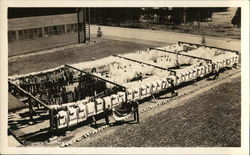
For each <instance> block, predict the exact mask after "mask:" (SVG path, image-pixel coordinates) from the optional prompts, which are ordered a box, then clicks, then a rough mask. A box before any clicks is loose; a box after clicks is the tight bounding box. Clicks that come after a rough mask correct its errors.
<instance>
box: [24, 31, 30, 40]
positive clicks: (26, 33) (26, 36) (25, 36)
mask: <svg viewBox="0 0 250 155" xmlns="http://www.w3.org/2000/svg"><path fill="white" fill-rule="evenodd" d="M25 39H29V31H28V30H23V40H25Z"/></svg>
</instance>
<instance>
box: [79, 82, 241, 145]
mask: <svg viewBox="0 0 250 155" xmlns="http://www.w3.org/2000/svg"><path fill="white" fill-rule="evenodd" d="M240 89H241V88H240V78H237V79H235V80H234V81H233V82H230V83H226V84H222V85H219V86H218V87H215V88H213V89H211V90H209V91H207V92H205V93H204V94H202V95H199V96H196V97H194V98H192V99H191V100H187V101H186V103H185V104H183V105H182V106H179V107H175V108H172V109H169V110H166V111H164V112H162V113H158V114H157V115H154V116H151V117H149V118H148V119H146V120H145V121H143V122H142V123H141V124H126V125H123V126H120V127H119V129H116V130H115V132H109V131H107V132H104V133H103V134H102V135H95V136H93V138H92V139H90V140H88V141H81V142H79V143H76V144H75V146H81V147H82V146H86V147H93V146H95V147H149V146H150V147H198V146H199V147H201V146H202V147H239V146H240V145H241V144H240V133H241V129H240V126H241V123H240V118H241V104H240V102H241V99H240V96H241V95H240Z"/></svg>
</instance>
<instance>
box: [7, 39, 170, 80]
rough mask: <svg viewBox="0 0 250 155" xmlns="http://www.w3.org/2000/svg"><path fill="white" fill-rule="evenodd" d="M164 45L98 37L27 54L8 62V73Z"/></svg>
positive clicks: (48, 67) (22, 72)
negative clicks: (58, 48)
mask: <svg viewBox="0 0 250 155" xmlns="http://www.w3.org/2000/svg"><path fill="white" fill-rule="evenodd" d="M161 45H166V43H162V42H152V41H151V42H145V41H144V43H142V42H126V41H118V40H110V39H100V40H97V41H96V42H91V43H89V44H86V45H84V46H81V47H77V48H70V49H65V50H62V51H57V52H53V53H47V54H42V55H35V56H29V57H25V58H21V59H17V60H14V61H9V62H8V71H9V73H8V75H9V76H12V75H17V74H27V73H31V72H37V71H43V70H46V69H51V68H54V67H57V66H60V65H64V64H71V63H77V62H83V61H90V60H91V59H92V58H95V59H100V58H103V57H107V56H110V55H112V54H121V53H126V52H135V51H138V50H143V49H146V48H149V47H155V46H161Z"/></svg>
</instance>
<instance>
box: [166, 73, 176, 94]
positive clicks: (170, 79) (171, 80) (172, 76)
mask: <svg viewBox="0 0 250 155" xmlns="http://www.w3.org/2000/svg"><path fill="white" fill-rule="evenodd" d="M175 75H176V74H175V72H171V73H170V76H169V78H167V80H168V82H169V83H170V92H171V95H172V97H175V96H177V95H178V93H177V92H175V88H174V79H173V78H175Z"/></svg>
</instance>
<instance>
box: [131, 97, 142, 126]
mask: <svg viewBox="0 0 250 155" xmlns="http://www.w3.org/2000/svg"><path fill="white" fill-rule="evenodd" d="M132 107H133V108H132V110H133V111H134V121H136V122H137V123H140V119H139V102H133V106H132Z"/></svg>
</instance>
